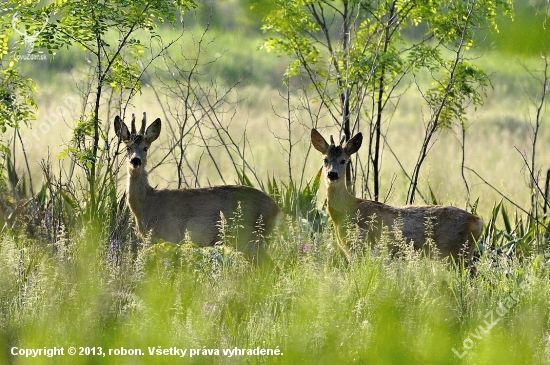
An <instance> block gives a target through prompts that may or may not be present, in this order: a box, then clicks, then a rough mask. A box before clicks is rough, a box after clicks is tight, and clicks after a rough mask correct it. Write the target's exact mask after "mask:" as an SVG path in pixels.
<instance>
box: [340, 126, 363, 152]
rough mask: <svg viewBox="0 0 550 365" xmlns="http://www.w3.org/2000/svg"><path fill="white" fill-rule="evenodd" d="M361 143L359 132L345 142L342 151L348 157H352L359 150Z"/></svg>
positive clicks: (361, 137)
mask: <svg viewBox="0 0 550 365" xmlns="http://www.w3.org/2000/svg"><path fill="white" fill-rule="evenodd" d="M361 143H363V134H362V133H361V132H359V133H357V134H356V135H355V136H353V138H351V139H350V140H349V141H347V142H346V144H345V145H344V151H346V153H347V154H348V155H352V154H354V153H355V152H357V151H358V150H359V147H361Z"/></svg>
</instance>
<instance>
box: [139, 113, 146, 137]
mask: <svg viewBox="0 0 550 365" xmlns="http://www.w3.org/2000/svg"><path fill="white" fill-rule="evenodd" d="M145 120H146V116H145V112H143V119H142V120H141V129H140V130H139V134H141V135H144V134H145Z"/></svg>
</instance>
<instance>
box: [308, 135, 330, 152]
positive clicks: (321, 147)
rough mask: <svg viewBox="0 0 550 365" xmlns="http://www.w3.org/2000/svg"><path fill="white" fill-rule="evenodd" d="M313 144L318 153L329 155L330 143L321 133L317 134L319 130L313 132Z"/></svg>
mask: <svg viewBox="0 0 550 365" xmlns="http://www.w3.org/2000/svg"><path fill="white" fill-rule="evenodd" d="M311 144H312V145H313V147H314V148H315V149H316V150H317V151H319V152H321V153H323V154H325V153H327V150H328V143H327V141H326V139H324V138H323V136H322V135H321V133H319V132H317V129H312V130H311Z"/></svg>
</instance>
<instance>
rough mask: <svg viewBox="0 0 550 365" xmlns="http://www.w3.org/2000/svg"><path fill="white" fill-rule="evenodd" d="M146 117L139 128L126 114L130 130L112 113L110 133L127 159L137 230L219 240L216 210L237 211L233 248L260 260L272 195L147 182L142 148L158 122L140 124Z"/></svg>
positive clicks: (205, 242)
mask: <svg viewBox="0 0 550 365" xmlns="http://www.w3.org/2000/svg"><path fill="white" fill-rule="evenodd" d="M145 124H146V118H145V113H143V121H142V124H141V129H140V131H139V133H137V132H136V126H135V116H134V115H132V124H131V127H132V129H131V131H130V130H128V127H127V126H126V124H125V123H124V122H122V121H121V120H120V117H118V116H117V117H116V118H115V122H114V127H115V133H116V135H117V136H118V137H119V138H120V140H121V141H122V142H124V143H125V145H126V155H127V158H128V185H127V188H126V189H127V192H126V193H127V200H128V205H129V206H130V210H131V211H132V213H133V214H134V217H135V220H136V223H137V226H138V230H139V233H140V234H141V235H142V236H147V235H149V234H151V238H152V240H153V242H155V241H159V240H164V241H169V242H174V243H179V242H180V241H182V240H183V239H184V238H185V237H186V234H188V235H189V236H188V237H189V238H190V240H191V241H192V242H193V243H195V244H197V245H199V246H212V245H214V244H216V242H219V241H220V239H221V237H220V232H219V224H220V221H221V215H223V216H224V217H225V218H226V219H231V217H234V214H235V213H236V212H237V211H240V212H241V217H240V220H239V221H238V222H237V223H236V224H238V225H239V228H238V231H237V233H236V241H237V248H238V249H239V250H240V251H242V252H244V253H245V254H246V255H247V256H249V257H250V258H252V259H259V260H261V259H262V257H263V256H265V247H264V245H263V244H261V245H260V244H259V243H260V242H261V241H262V238H263V237H264V236H265V235H268V234H269V233H270V232H271V231H272V230H273V228H274V227H275V226H276V225H277V224H278V221H279V219H280V218H281V217H282V211H281V210H280V209H279V207H278V206H277V204H276V203H275V201H273V199H272V198H271V197H270V196H269V195H267V194H265V193H263V192H261V191H259V190H256V189H254V188H251V187H246V186H214V187H209V188H199V189H178V190H170V189H155V188H153V187H151V186H150V185H149V181H148V178H147V171H145V166H146V164H147V153H148V150H149V148H150V146H151V143H153V142H154V141H155V140H156V139H157V138H158V136H159V134H160V130H161V121H160V119H159V118H157V119H156V120H155V121H154V122H153V123H151V125H149V127H148V128H147V129H145Z"/></svg>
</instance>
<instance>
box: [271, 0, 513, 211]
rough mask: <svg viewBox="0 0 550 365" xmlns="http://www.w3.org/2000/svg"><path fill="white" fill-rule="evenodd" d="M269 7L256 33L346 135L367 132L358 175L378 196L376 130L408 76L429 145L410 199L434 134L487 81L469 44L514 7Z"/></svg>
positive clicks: (286, 0)
mask: <svg viewBox="0 0 550 365" xmlns="http://www.w3.org/2000/svg"><path fill="white" fill-rule="evenodd" d="M272 7H273V9H272V10H271V11H269V13H268V14H267V15H266V17H265V18H264V26H263V30H264V31H265V32H267V33H269V34H274V36H271V37H269V38H268V39H267V40H266V42H265V44H264V48H265V49H266V50H267V51H269V52H270V51H273V52H276V53H278V54H288V55H291V56H293V58H294V61H292V62H291V63H290V65H289V67H288V69H287V77H293V76H298V75H300V76H301V77H304V78H305V79H307V80H308V81H309V85H308V89H311V90H313V92H314V94H316V96H317V98H318V100H320V102H321V103H322V106H323V107H324V108H326V109H327V110H328V112H329V114H330V115H331V117H332V119H333V123H334V124H335V125H338V126H340V127H341V129H342V132H343V133H342V134H343V135H345V136H346V139H349V138H350V137H351V136H352V135H353V134H354V133H353V132H354V131H356V130H359V129H364V128H365V125H364V124H365V123H366V124H367V125H368V126H369V129H370V133H369V135H371V136H372V137H371V141H370V143H369V151H368V156H369V163H370V164H372V168H366V169H364V170H365V171H366V172H367V176H363V179H362V180H364V181H369V180H371V179H372V180H373V185H374V186H373V189H372V190H373V195H374V198H375V200H378V197H379V194H380V186H379V185H380V181H379V180H380V167H381V160H380V154H381V149H382V145H381V142H380V141H381V138H382V127H381V124H382V121H383V120H385V119H386V118H388V117H387V115H391V113H393V112H394V111H395V107H394V106H395V105H398V101H397V100H398V98H399V96H398V95H396V94H398V91H400V90H403V89H404V88H408V87H409V86H410V85H411V81H410V77H413V79H414V81H413V82H414V83H415V86H416V88H417V89H418V91H419V92H420V94H421V95H422V97H423V98H424V100H425V102H426V105H427V106H428V107H429V110H430V113H429V117H428V118H427V119H428V120H426V121H425V125H427V127H426V137H425V140H426V143H425V144H424V145H423V146H422V149H421V151H420V153H419V159H418V162H417V166H416V167H415V169H414V172H413V174H412V177H411V189H410V193H409V195H410V197H409V200H410V202H412V201H413V200H414V191H415V190H416V182H417V179H418V174H419V172H420V166H421V164H422V162H423V161H424V158H425V155H426V153H427V150H428V146H429V144H430V140H431V137H432V135H433V134H434V133H435V132H436V131H437V130H439V129H440V128H443V127H449V126H450V125H452V123H455V122H459V123H461V124H462V125H464V123H463V122H464V120H465V113H466V108H467V106H469V105H471V104H473V105H475V106H477V105H481V104H482V102H483V97H482V95H483V90H484V89H485V88H486V87H487V86H488V85H489V82H488V78H487V76H486V74H485V73H484V72H483V71H482V70H481V69H479V68H478V67H476V66H475V65H472V64H471V63H470V62H469V61H468V59H467V58H466V57H465V56H464V53H465V51H466V50H468V49H470V48H471V47H473V46H474V45H475V44H476V42H475V32H476V31H477V30H479V29H482V28H486V27H493V28H494V27H496V19H497V18H496V16H497V13H498V11H503V12H505V13H506V12H508V11H510V9H511V1H510V0H483V1H463V0H453V1H442V0H435V1H397V0H377V1H370V2H363V1H356V0H351V1H348V0H340V1H331V2H327V1H295V0H275V1H273V2H272ZM449 51H450V54H451V56H447V55H448V54H449ZM447 57H448V58H447ZM426 79H427V80H430V81H431V82H426ZM312 124H313V125H315V121H312ZM371 173H372V177H371V176H369V174H371ZM350 176H351V175H350Z"/></svg>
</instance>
